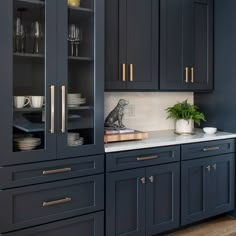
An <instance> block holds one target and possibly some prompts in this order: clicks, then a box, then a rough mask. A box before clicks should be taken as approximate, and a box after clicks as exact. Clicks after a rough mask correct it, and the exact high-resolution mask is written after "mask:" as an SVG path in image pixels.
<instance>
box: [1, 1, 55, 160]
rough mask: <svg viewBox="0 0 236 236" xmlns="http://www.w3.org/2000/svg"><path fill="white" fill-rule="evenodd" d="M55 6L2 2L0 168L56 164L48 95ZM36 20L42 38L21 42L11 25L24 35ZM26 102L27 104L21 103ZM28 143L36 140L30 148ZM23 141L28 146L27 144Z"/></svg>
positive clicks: (50, 3)
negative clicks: (3, 166) (49, 162)
mask: <svg viewBox="0 0 236 236" xmlns="http://www.w3.org/2000/svg"><path fill="white" fill-rule="evenodd" d="M55 5H56V1H55V0H52V1H45V2H42V3H41V4H37V3H34V1H18V0H3V1H1V8H0V17H1V20H0V22H1V23H0V38H1V42H2V43H1V45H0V51H1V52H2V53H1V55H0V77H1V78H2V79H1V80H0V106H1V109H2V112H4V115H3V116H2V117H1V123H0V129H1V133H0V139H1V140H2V141H1V146H0V147H1V153H2V155H1V158H0V165H14V164H20V163H30V162H37V161H43V160H52V159H55V158H56V135H55V133H53V132H54V131H53V128H54V127H53V122H55V119H52V120H53V121H52V120H51V118H53V117H52V114H51V112H52V102H51V100H52V97H53V93H52V92H51V89H50V86H52V85H55V84H56V60H55V56H56V43H55V42H56V36H57V35H56V29H55V25H56V8H55ZM22 8H27V9H28V11H29V14H26V13H25V12H21V13H20V9H22ZM32 13H33V14H32ZM20 15H21V18H20V17H19V16H20ZM32 15H33V16H34V17H32ZM38 18H39V19H40V21H39V23H40V26H41V27H40V28H41V30H42V35H43V36H42V38H40V39H33V38H32V37H27V40H26V39H25V36H21V38H19V36H16V34H17V32H16V22H18V26H19V22H21V23H20V24H21V28H22V27H23V28H25V29H26V28H27V29H28V27H29V28H31V26H32V23H33V22H35V19H38ZM45 25H47V27H45ZM31 30H32V29H31ZM23 32H25V31H22V33H23ZM28 33H29V32H28ZM24 34H25V33H23V34H22V35H24ZM24 40H26V41H24ZM34 40H35V41H37V40H38V42H39V43H38V44H39V51H38V52H36V51H35V50H36V46H35V45H36V44H37V43H35V44H34V43H33V42H34ZM20 42H21V43H20ZM19 43H20V45H21V48H20V49H19ZM36 96H37V97H36ZM26 97H27V99H28V98H29V100H30V101H31V102H30V103H25V102H24V100H25V99H26ZM43 100H44V103H45V106H43ZM27 104H28V105H27ZM50 130H51V132H50ZM32 137H33V138H36V139H34V140H33V142H32ZM27 140H31V141H30V144H29V143H28V141H27Z"/></svg>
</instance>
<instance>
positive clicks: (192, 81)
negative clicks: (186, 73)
mask: <svg viewBox="0 0 236 236" xmlns="http://www.w3.org/2000/svg"><path fill="white" fill-rule="evenodd" d="M191 83H192V84H193V83H194V67H192V68H191Z"/></svg>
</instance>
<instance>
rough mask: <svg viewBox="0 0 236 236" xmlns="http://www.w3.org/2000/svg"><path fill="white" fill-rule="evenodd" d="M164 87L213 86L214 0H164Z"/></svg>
mask: <svg viewBox="0 0 236 236" xmlns="http://www.w3.org/2000/svg"><path fill="white" fill-rule="evenodd" d="M160 9H161V10H160V12H161V17H160V27H161V28H160V45H161V47H160V50H161V51H160V89H161V90H190V91H198V90H212V89H213V0H183V1H181V0H161V6H160Z"/></svg>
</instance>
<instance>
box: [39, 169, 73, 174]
mask: <svg viewBox="0 0 236 236" xmlns="http://www.w3.org/2000/svg"><path fill="white" fill-rule="evenodd" d="M69 171H72V169H71V168H63V169H56V170H44V171H43V175H52V174H58V173H64V172H69Z"/></svg>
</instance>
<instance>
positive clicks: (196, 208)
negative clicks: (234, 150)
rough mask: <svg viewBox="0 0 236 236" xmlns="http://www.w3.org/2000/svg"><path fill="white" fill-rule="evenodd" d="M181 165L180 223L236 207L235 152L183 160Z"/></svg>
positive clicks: (183, 223)
mask: <svg viewBox="0 0 236 236" xmlns="http://www.w3.org/2000/svg"><path fill="white" fill-rule="evenodd" d="M181 169H182V172H181V225H187V224H191V223H193V222H197V221H199V220H203V219H206V218H208V217H212V216H216V215H219V214H222V213H225V212H229V211H231V210H233V209H234V207H235V154H224V155H219V156H212V157H208V158H203V159H198V160H190V161H184V162H182V164H181Z"/></svg>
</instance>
